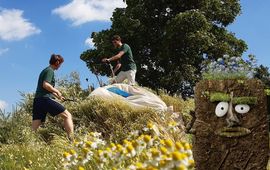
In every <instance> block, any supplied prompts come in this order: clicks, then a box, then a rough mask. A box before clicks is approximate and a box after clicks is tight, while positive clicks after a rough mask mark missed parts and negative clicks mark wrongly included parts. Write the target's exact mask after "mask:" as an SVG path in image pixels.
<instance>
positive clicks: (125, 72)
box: [102, 35, 137, 85]
mask: <svg viewBox="0 0 270 170" xmlns="http://www.w3.org/2000/svg"><path fill="white" fill-rule="evenodd" d="M112 43H113V46H114V47H115V48H116V52H117V54H116V55H114V56H112V57H110V58H103V59H102V62H111V61H115V60H120V63H121V71H120V72H119V74H118V75H117V77H116V78H115V81H114V82H116V83H121V82H123V81H124V80H126V79H127V83H128V84H130V85H134V84H135V75H136V70H137V67H136V64H135V61H134V59H133V55H132V51H131V48H130V47H129V45H127V44H123V43H122V41H121V37H120V36H119V35H114V36H113V38H112Z"/></svg>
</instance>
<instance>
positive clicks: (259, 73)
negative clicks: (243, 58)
mask: <svg viewBox="0 0 270 170" xmlns="http://www.w3.org/2000/svg"><path fill="white" fill-rule="evenodd" d="M254 77H255V78H258V79H260V80H261V81H262V82H263V83H264V84H265V85H266V88H268V89H269V88H270V73H269V68H268V67H266V66H263V65H260V66H258V67H256V68H255V76H254Z"/></svg>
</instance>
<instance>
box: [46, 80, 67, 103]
mask: <svg viewBox="0 0 270 170" xmlns="http://www.w3.org/2000/svg"><path fill="white" fill-rule="evenodd" d="M42 87H43V88H44V89H46V90H48V91H49V92H51V93H52V94H53V95H54V96H55V97H57V98H58V99H60V100H64V99H65V98H64V97H63V96H62V94H61V93H60V91H59V90H57V89H56V88H54V87H53V86H52V85H51V84H50V83H48V82H47V81H43V84H42Z"/></svg>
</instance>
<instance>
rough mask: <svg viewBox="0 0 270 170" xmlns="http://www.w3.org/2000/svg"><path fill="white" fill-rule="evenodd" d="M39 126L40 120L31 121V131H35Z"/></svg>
mask: <svg viewBox="0 0 270 170" xmlns="http://www.w3.org/2000/svg"><path fill="white" fill-rule="evenodd" d="M40 125H41V120H33V121H32V130H33V131H36V130H37V129H38V128H39V126H40Z"/></svg>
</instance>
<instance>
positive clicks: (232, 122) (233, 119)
mask: <svg viewBox="0 0 270 170" xmlns="http://www.w3.org/2000/svg"><path fill="white" fill-rule="evenodd" d="M230 97H231V100H230V103H229V110H228V113H227V118H226V121H227V124H228V127H233V126H239V125H240V121H239V119H238V118H237V116H236V115H235V113H234V112H233V104H232V100H233V92H231V95H230Z"/></svg>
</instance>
